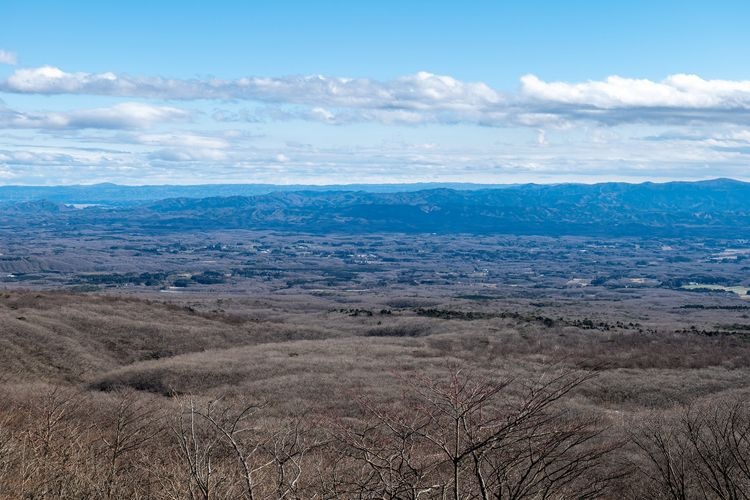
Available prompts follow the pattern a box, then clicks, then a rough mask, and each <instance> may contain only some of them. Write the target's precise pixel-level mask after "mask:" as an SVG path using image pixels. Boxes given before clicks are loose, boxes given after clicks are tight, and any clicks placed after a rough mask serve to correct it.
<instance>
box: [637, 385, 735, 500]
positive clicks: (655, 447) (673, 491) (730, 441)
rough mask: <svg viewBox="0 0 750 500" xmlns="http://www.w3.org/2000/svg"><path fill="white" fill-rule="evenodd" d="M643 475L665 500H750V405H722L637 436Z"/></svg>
mask: <svg viewBox="0 0 750 500" xmlns="http://www.w3.org/2000/svg"><path fill="white" fill-rule="evenodd" d="M631 438H632V441H633V442H634V443H635V445H636V446H637V448H638V449H639V450H640V451H641V458H642V460H641V464H640V466H639V470H640V471H641V473H642V474H643V476H644V477H645V478H647V480H648V481H649V487H650V488H652V490H653V492H655V495H654V496H656V495H657V494H658V495H659V496H661V497H663V498H672V499H679V500H682V499H689V498H719V499H730V500H739V499H747V498H750V405H748V403H747V402H746V401H743V400H729V399H716V400H712V401H709V402H706V403H703V404H696V405H691V406H687V407H684V408H682V409H681V410H678V412H676V414H674V415H672V416H671V417H667V418H665V417H661V418H658V417H654V418H651V419H649V420H648V421H647V422H646V423H645V424H643V425H641V426H639V427H638V428H636V429H635V430H634V431H633V432H632V436H631Z"/></svg>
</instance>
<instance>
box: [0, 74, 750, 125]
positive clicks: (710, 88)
mask: <svg viewBox="0 0 750 500" xmlns="http://www.w3.org/2000/svg"><path fill="white" fill-rule="evenodd" d="M0 91H4V92H10V93H32V94H33V93H36V94H87V95H107V96H128V97H144V98H155V99H180V100H193V99H209V100H246V101H253V102H259V103H264V104H265V107H256V108H253V109H249V110H244V111H240V112H234V111H226V110H221V111H217V112H216V113H215V114H214V116H215V117H216V118H217V119H219V120H221V121H236V120H241V121H279V120H291V119H294V120H308V121H318V122H323V123H330V124H346V123H354V122H378V123H384V124H422V123H444V124H453V123H474V124H479V125H487V126H506V125H519V124H520V125H526V126H531V127H539V126H542V125H548V126H557V127H564V126H565V125H566V124H568V123H570V122H574V121H580V120H587V121H596V122H601V123H607V124H617V123H627V122H664V123H676V122H680V121H682V122H700V121H704V122H710V121H722V122H730V123H737V122H742V123H745V122H747V121H748V120H750V81H742V80H737V81H735V80H707V79H703V78H701V77H699V76H696V75H687V74H677V75H672V76H669V77H667V78H665V79H664V80H661V81H652V80H647V79H636V78H623V77H619V76H611V77H609V78H606V79H605V80H600V81H587V82H582V83H570V82H547V81H543V80H541V79H540V78H538V77H537V76H534V75H526V76H524V77H522V78H521V87H520V91H519V92H518V93H517V94H515V95H508V94H505V93H503V92H501V91H499V90H496V89H494V88H492V87H491V86H490V85H488V84H486V83H482V82H464V81H461V80H458V79H455V78H453V77H450V76H444V75H436V74H433V73H428V72H419V73H416V74H414V75H407V76H403V77H400V78H396V79H393V80H389V81H377V80H371V79H366V78H342V77H329V76H321V75H314V76H293V77H276V78H262V77H247V78H239V79H234V80H227V79H220V78H206V79H167V78H161V77H147V76H130V75H120V74H116V73H112V72H107V73H85V72H77V73H68V72H65V71H63V70H61V69H59V68H56V67H52V66H43V67H38V68H20V69H17V70H16V71H15V72H13V73H12V74H11V75H10V76H9V77H8V78H7V79H5V80H4V81H1V82H0Z"/></svg>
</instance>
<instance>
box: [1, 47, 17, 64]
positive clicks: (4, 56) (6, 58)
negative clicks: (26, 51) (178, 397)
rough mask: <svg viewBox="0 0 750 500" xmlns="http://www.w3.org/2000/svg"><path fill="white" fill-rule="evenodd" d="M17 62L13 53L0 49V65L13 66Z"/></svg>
mask: <svg viewBox="0 0 750 500" xmlns="http://www.w3.org/2000/svg"><path fill="white" fill-rule="evenodd" d="M17 62H18V58H17V57H16V53H15V52H9V51H7V50H3V49H0V64H10V65H11V66H13V65H15V64H16V63H17Z"/></svg>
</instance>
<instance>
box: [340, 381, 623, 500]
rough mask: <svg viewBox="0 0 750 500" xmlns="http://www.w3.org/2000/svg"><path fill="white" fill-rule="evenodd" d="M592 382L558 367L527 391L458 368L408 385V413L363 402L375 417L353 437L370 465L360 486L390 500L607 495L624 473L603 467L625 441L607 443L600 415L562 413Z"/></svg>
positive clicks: (359, 455) (352, 433) (405, 403)
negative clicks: (566, 400)
mask: <svg viewBox="0 0 750 500" xmlns="http://www.w3.org/2000/svg"><path fill="white" fill-rule="evenodd" d="M591 377H592V374H591V373H589V372H586V373H575V372H570V371H565V370H558V371H557V372H556V373H554V374H547V375H546V376H545V377H543V378H541V379H540V380H538V381H536V382H535V383H533V384H527V385H526V387H525V390H524V391H523V392H522V393H521V394H520V395H518V394H514V392H513V391H511V386H512V384H513V381H512V380H507V379H506V380H499V381H494V380H487V379H482V378H479V377H474V376H470V375H467V374H466V373H465V372H463V371H462V370H458V369H452V370H450V371H449V374H448V377H447V380H435V379H428V378H419V377H415V378H413V379H412V380H410V381H408V386H409V388H410V394H408V395H407V397H406V399H405V400H404V401H402V403H401V405H400V406H399V408H398V409H395V410H394V409H390V410H389V409H387V408H385V409H384V408H380V407H378V406H377V405H373V404H372V403H371V402H369V401H367V400H364V399H363V400H361V404H362V407H363V409H364V410H365V413H366V414H367V415H368V416H369V418H368V419H367V420H366V421H365V422H364V424H363V425H361V426H360V427H355V428H351V429H349V430H348V432H347V433H346V434H345V435H344V436H343V437H344V439H345V441H346V443H347V445H348V447H349V449H350V450H354V451H355V452H356V453H352V457H354V458H357V459H358V460H359V461H360V462H361V463H363V464H364V465H365V466H366V467H365V469H366V471H367V474H363V475H362V476H361V477H362V479H361V481H360V483H359V484H358V485H357V486H358V487H359V488H360V491H364V492H366V493H367V495H369V496H378V497H385V498H419V497H420V496H422V495H430V496H434V495H438V496H442V497H445V496H446V495H447V496H449V497H450V498H454V499H456V500H457V499H460V498H472V497H479V498H483V499H488V498H512V499H517V498H550V497H554V496H560V495H563V494H565V495H572V496H577V497H579V498H586V497H594V496H597V495H599V494H601V493H602V491H603V490H604V489H605V488H606V486H607V485H608V484H609V483H610V482H611V481H612V480H614V479H615V478H616V477H617V473H614V472H612V471H605V470H604V468H603V467H600V464H601V463H602V462H603V460H604V458H605V457H606V456H608V455H609V454H610V453H611V452H612V451H613V450H614V449H615V448H616V447H617V445H618V444H617V443H615V444H612V445H608V446H602V445H599V444H598V442H597V441H598V440H599V439H598V438H599V437H600V431H601V426H600V423H599V422H598V421H597V420H596V419H583V418H581V417H580V416H576V418H573V417H568V416H567V415H566V413H565V412H564V411H562V410H558V409H555V408H556V406H557V405H558V403H559V402H560V400H561V399H562V398H564V397H565V396H566V395H568V394H569V393H570V392H571V391H572V390H574V389H575V388H576V387H578V386H579V385H580V384H582V383H584V382H585V381H587V380H588V379H590V378H591Z"/></svg>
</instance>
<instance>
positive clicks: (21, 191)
mask: <svg viewBox="0 0 750 500" xmlns="http://www.w3.org/2000/svg"><path fill="white" fill-rule="evenodd" d="M507 186H508V185H498V184H469V183H440V182H434V183H430V182H426V183H417V184H341V185H329V186H314V185H305V184H293V185H280V184H198V185H189V186H179V185H153V186H121V185H118V184H110V183H104V184H92V185H73V186H0V202H3V201H6V202H7V201H19V202H20V201H36V200H47V201H53V202H57V203H69V204H85V205H94V204H95V205H108V206H132V205H137V204H142V203H144V202H149V201H156V200H163V199H166V198H208V197H217V196H259V195H263V194H269V193H278V192H294V191H318V192H320V191H365V192H368V193H400V192H411V191H421V190H425V189H442V188H444V189H455V190H467V189H487V188H503V187H507Z"/></svg>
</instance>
